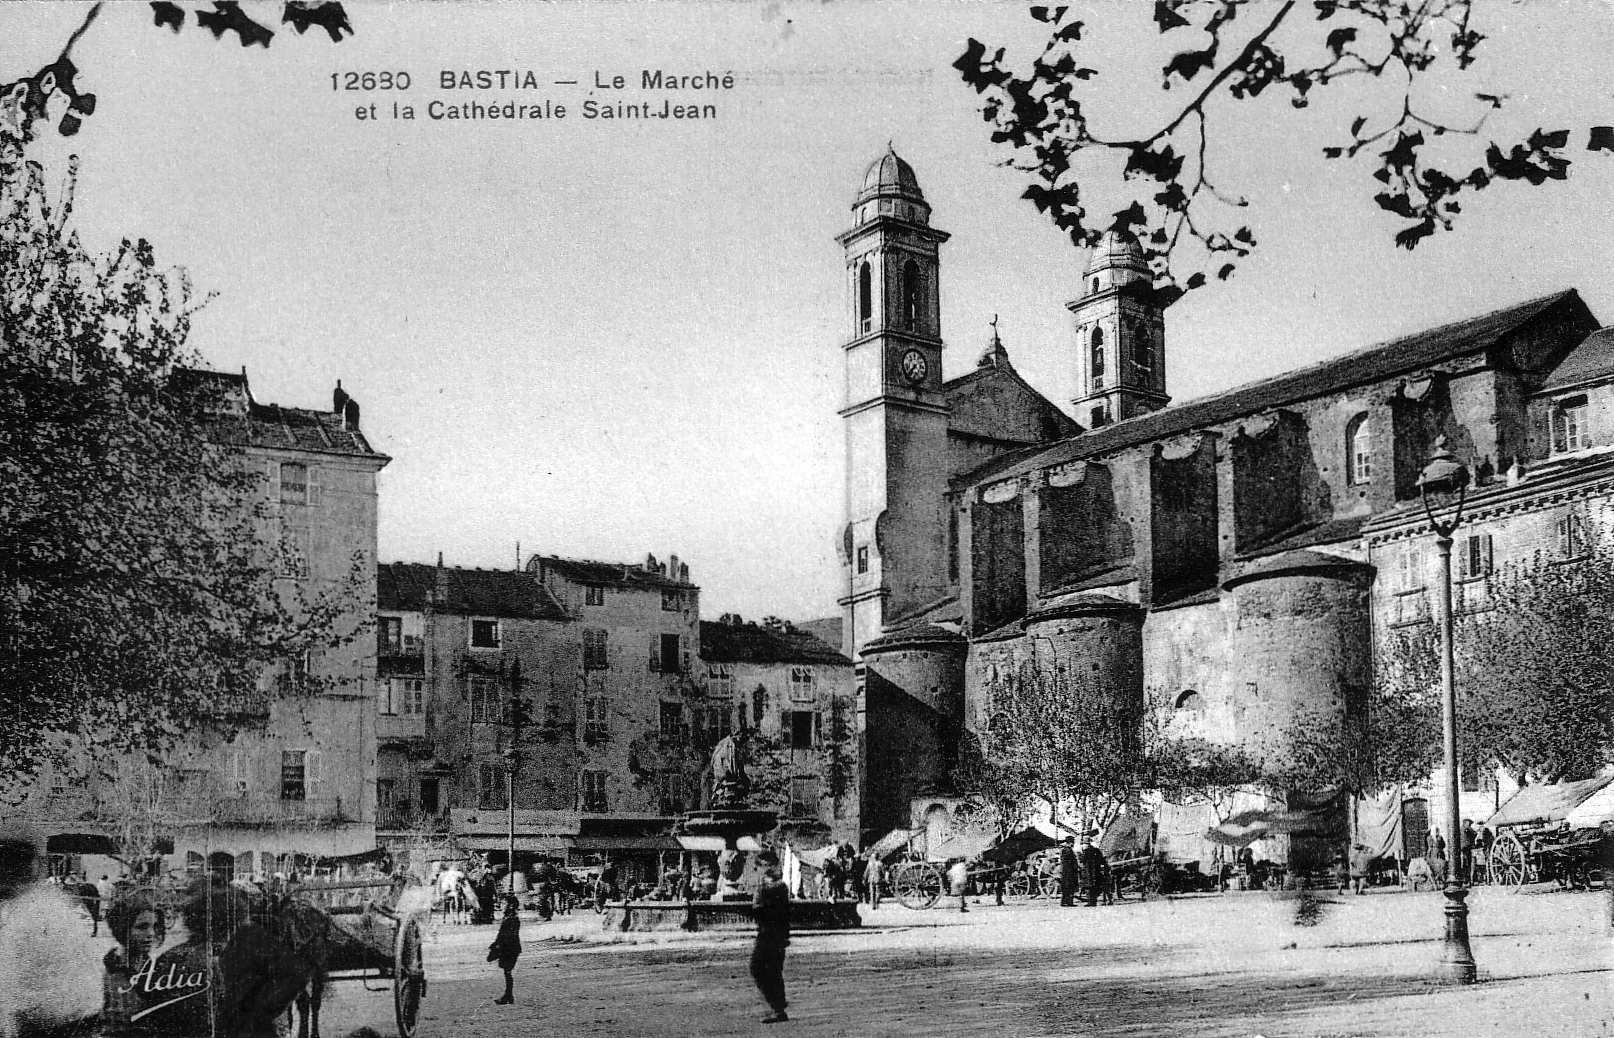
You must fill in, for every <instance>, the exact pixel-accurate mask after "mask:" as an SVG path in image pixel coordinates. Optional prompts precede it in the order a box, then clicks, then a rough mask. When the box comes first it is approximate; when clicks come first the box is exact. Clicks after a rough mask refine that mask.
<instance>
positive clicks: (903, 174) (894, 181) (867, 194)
mask: <svg viewBox="0 0 1614 1038" xmlns="http://www.w3.org/2000/svg"><path fill="white" fill-rule="evenodd" d="M880 195H901V196H902V197H904V198H911V199H914V200H915V201H918V202H923V201H924V200H925V193H924V192H923V191H921V190H919V178H918V177H916V176H914V173H913V167H912V166H910V165H908V163H907V162H905V161H903V160H902V158H900V157H899V156H898V155H897V153H896V150H895V149H893V148H892V147H890V146H889V145H888V146H887V147H886V150H885V154H884V155H881V156H880V157H879V158H877V159H875V160H874V162H873V164H872V165H870V166H869V171H868V172H867V173H865V174H864V175H863V190H862V191H859V192H858V196H857V201H858V202H866V201H868V200H869V199H871V198H875V197H877V196H880Z"/></svg>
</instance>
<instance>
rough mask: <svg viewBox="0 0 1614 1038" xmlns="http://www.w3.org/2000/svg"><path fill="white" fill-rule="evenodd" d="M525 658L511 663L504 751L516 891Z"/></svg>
mask: <svg viewBox="0 0 1614 1038" xmlns="http://www.w3.org/2000/svg"><path fill="white" fill-rule="evenodd" d="M523 709H524V706H523V704H522V702H521V661H520V660H516V661H515V662H514V663H512V664H511V666H510V705H509V707H508V712H509V715H510V716H509V719H508V721H507V722H506V723H507V724H508V725H509V726H510V744H509V746H508V747H506V749H505V751H504V807H505V811H506V812H507V814H506V822H507V823H508V826H507V829H506V834H505V835H506V840H507V842H506V844H505V848H506V850H505V854H506V857H505V881H506V882H507V883H508V884H509V887H508V892H509V894H510V895H511V896H512V897H514V896H515V894H516V771H517V769H519V768H520V767H521V722H522V711H523Z"/></svg>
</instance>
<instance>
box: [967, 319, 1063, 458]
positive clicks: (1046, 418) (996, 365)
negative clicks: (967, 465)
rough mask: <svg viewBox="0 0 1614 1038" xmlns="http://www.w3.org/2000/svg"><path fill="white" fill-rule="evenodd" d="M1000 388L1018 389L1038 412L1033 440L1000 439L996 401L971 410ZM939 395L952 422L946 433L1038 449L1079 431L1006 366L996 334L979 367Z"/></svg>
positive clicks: (1048, 401) (1011, 436) (999, 409)
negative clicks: (1018, 443) (1022, 444)
mask: <svg viewBox="0 0 1614 1038" xmlns="http://www.w3.org/2000/svg"><path fill="white" fill-rule="evenodd" d="M1004 384H1007V385H1010V386H1013V387H1015V388H1016V389H1018V390H1019V391H1020V392H1021V393H1022V394H1024V396H1025V397H1026V398H1027V399H1029V400H1030V401H1031V404H1032V406H1033V407H1034V408H1035V409H1036V410H1037V411H1038V412H1040V415H1039V418H1040V421H1039V423H1038V424H1039V426H1040V428H1038V429H1037V430H1036V432H1035V439H1034V440H1030V441H1028V440H1027V439H1026V438H1024V437H1022V436H1013V435H1004V433H1005V432H1006V431H1007V430H1005V429H1003V428H1002V423H1001V421H1000V420H999V419H1000V416H1001V413H1002V412H1001V408H1000V406H999V405H998V403H997V402H996V401H994V400H991V399H983V400H982V401H981V405H980V406H975V407H972V406H971V405H972V403H974V402H975V401H976V399H977V398H982V397H988V396H990V395H992V394H993V393H994V392H995V389H996V387H997V386H1002V385H1004ZM942 393H944V394H945V395H946V397H947V409H948V412H949V413H950V414H951V415H952V421H951V422H949V425H948V431H949V432H953V433H960V434H965V435H974V436H981V437H984V438H988V439H1001V440H1003V441H1004V442H1009V443H1013V442H1020V443H1026V444H1027V445H1028V446H1031V447H1038V446H1041V445H1044V444H1046V443H1048V442H1049V441H1052V440H1058V439H1061V438H1063V437H1066V436H1072V435H1074V434H1076V433H1078V432H1080V431H1081V428H1082V427H1081V426H1080V425H1078V424H1077V423H1076V422H1075V420H1073V419H1072V418H1071V417H1070V416H1069V415H1067V414H1065V412H1063V411H1061V410H1060V409H1059V408H1058V407H1057V406H1056V405H1055V404H1054V403H1053V401H1051V400H1049V399H1048V398H1047V397H1045V396H1043V395H1042V394H1041V393H1040V392H1038V391H1037V387H1036V386H1033V385H1032V384H1031V383H1029V382H1027V381H1026V380H1025V379H1024V378H1023V377H1021V375H1020V373H1019V372H1018V371H1016V370H1015V369H1014V365H1013V364H1011V363H1009V353H1008V351H1007V350H1006V349H1004V348H1003V343H1002V342H1001V341H1000V340H999V339H998V337H997V334H996V332H994V333H993V336H992V341H991V343H990V344H989V345H988V346H987V349H986V352H985V353H984V354H983V355H982V357H981V359H980V361H979V363H977V364H976V366H975V367H974V368H972V369H971V370H969V371H967V372H965V373H964V374H962V375H958V376H956V377H954V378H950V379H948V380H947V381H946V382H943V383H942Z"/></svg>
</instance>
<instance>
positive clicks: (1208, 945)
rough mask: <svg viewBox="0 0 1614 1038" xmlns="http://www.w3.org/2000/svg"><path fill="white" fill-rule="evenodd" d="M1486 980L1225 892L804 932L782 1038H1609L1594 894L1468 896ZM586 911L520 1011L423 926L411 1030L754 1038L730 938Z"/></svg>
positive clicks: (547, 958)
mask: <svg viewBox="0 0 1614 1038" xmlns="http://www.w3.org/2000/svg"><path fill="white" fill-rule="evenodd" d="M1473 905H1474V912H1473V916H1472V924H1471V925H1472V927H1473V935H1474V952H1475V955H1476V957H1477V959H1478V961H1479V968H1480V982H1479V984H1478V985H1476V986H1474V987H1471V988H1448V987H1444V986H1442V985H1439V984H1436V983H1434V982H1432V981H1430V980H1428V979H1427V976H1428V975H1429V974H1430V973H1431V972H1432V970H1433V966H1434V963H1435V962H1436V959H1437V958H1438V955H1439V935H1440V932H1441V901H1440V898H1439V897H1438V896H1436V895H1433V894H1412V893H1401V892H1389V891H1386V892H1378V891H1375V892H1373V893H1371V894H1369V895H1367V896H1363V897H1339V896H1335V895H1330V896H1327V897H1325V898H1324V901H1323V906H1322V907H1323V911H1322V914H1321V919H1320V921H1319V922H1318V924H1317V925H1315V926H1312V927H1300V926H1296V925H1295V923H1294V908H1295V903H1294V902H1293V901H1288V900H1279V899H1275V898H1273V897H1271V896H1269V895H1266V894H1243V895H1239V894H1229V895H1224V896H1220V897H1218V896H1213V895H1207V896H1201V897H1191V898H1183V899H1172V900H1167V901H1160V902H1154V903H1146V904H1137V903H1133V904H1122V905H1117V906H1112V907H1101V908H1097V909H1091V910H1089V909H1082V908H1075V909H1060V908H1058V907H1056V906H1051V905H1049V904H1047V903H1046V902H1030V903H1022V904H1010V905H1008V906H1006V907H1003V908H997V907H994V906H992V905H991V903H990V900H989V899H987V900H983V901H981V902H980V903H972V904H971V906H970V908H971V911H970V912H969V913H968V914H964V915H960V914H959V913H958V911H957V909H956V908H952V909H944V908H942V907H941V906H940V905H938V906H937V907H936V908H933V909H931V910H929V911H924V912H916V911H911V910H908V909H905V908H902V907H900V906H891V907H882V908H881V909H880V910H879V911H878V912H874V913H869V912H867V911H865V912H864V920H865V923H866V926H865V928H864V929H863V930H861V931H855V932H841V933H823V934H798V935H797V936H796V937H795V938H794V940H793V942H792V944H791V948H790V955H789V958H788V960H787V967H786V976H787V982H788V984H789V990H790V996H791V1007H790V1021H789V1022H788V1023H787V1024H784V1025H781V1026H780V1027H778V1028H777V1030H779V1031H781V1032H783V1033H785V1034H794V1035H813V1036H831V1035H837V1036H838V1035H892V1036H899V1035H900V1036H908V1035H922V1034H947V1035H989V1034H990V1035H1015V1036H1026V1038H1031V1036H1055V1035H1103V1036H1118V1038H1120V1036H1125V1038H1145V1036H1148V1038H1165V1036H1175V1035H1183V1036H1187V1035H1226V1036H1246V1038H1253V1036H1257V1035H1260V1036H1265V1038H1277V1036H1279V1035H1286V1036H1297V1038H1299V1036H1305V1038H1323V1036H1341V1038H1342V1036H1366V1035H1403V1034H1418V1035H1420V1036H1445V1035H1450V1036H1453V1038H1459V1036H1460V1038H1473V1036H1478V1035H1497V1036H1502V1035H1527V1034H1539V1035H1565V1036H1593V1035H1608V1034H1614V1009H1611V1008H1610V1007H1611V1004H1614V959H1611V955H1610V953H1611V951H1614V946H1611V943H1610V934H1609V924H1608V913H1609V908H1608V901H1607V895H1606V894H1604V893H1601V892H1593V893H1557V892H1545V891H1542V892H1534V893H1532V892H1529V891H1526V892H1523V893H1520V894H1506V893H1502V892H1499V891H1495V890H1488V889H1481V890H1478V891H1476V892H1475V895H1474V897H1473ZM597 927H598V917H597V916H595V915H593V914H592V913H587V914H583V915H573V916H571V917H569V918H560V919H557V920H556V921H553V922H550V923H543V922H539V921H537V920H536V919H533V920H529V921H527V922H526V923H525V924H524V925H523V929H522V935H523V938H524V942H525V944H526V952H525V954H524V955H523V956H522V959H521V962H520V965H519V967H518V970H517V974H516V978H517V979H516V999H517V1003H516V1004H515V1005H514V1006H508V1007H506V1006H497V1005H494V1004H493V999H494V998H495V997H496V996H497V995H498V993H499V991H500V983H499V979H498V974H497V971H496V970H495V969H494V967H492V966H490V965H486V964H484V963H483V961H482V959H483V957H484V953H485V949H486V945H487V942H488V941H489V940H491V937H492V932H491V929H490V928H487V927H469V926H453V925H439V926H436V927H435V928H434V932H433V933H432V934H431V935H430V938H429V943H428V947H427V953H428V958H427V964H428V966H427V968H428V972H429V973H430V975H431V978H432V979H431V988H430V991H429V993H428V996H427V999H426V1003H425V1006H424V1010H423V1018H422V1034H425V1035H454V1034H472V1033H474V1034H477V1035H479V1036H482V1038H501V1036H505V1035H510V1036H515V1035H533V1034H543V1035H578V1036H581V1035H601V1036H604V1035H623V1036H662V1035H667V1036H672V1035H743V1034H753V1033H758V1032H761V1031H764V1030H767V1031H769V1033H772V1029H767V1028H763V1027H762V1025H761V1024H760V1022H759V1021H760V1020H761V1018H762V1016H763V1015H764V1012H765V1009H764V1007H763V1006H762V1004H761V1003H760V1001H759V1000H758V998H757V997H756V993H755V991H754V990H753V989H752V987H751V981H750V977H749V976H748V974H747V956H748V954H749V951H750V940H749V938H748V937H747V936H746V935H743V934H714V935H707V934H674V935H661V934H656V935H639V934H633V935H626V934H606V933H602V932H600V931H599V930H598V929H597ZM323 1023H324V1024H325V1027H324V1030H325V1032H326V1033H327V1034H335V1035H340V1034H345V1033H346V1032H347V1030H348V1029H351V1028H353V1027H356V1026H358V1025H359V1024H362V1023H368V1024H370V1025H371V1026H374V1027H376V1028H378V1029H379V1030H381V1031H382V1032H383V1033H387V1032H388V1031H389V1029H390V1026H391V1019H390V1002H389V1001H388V999H387V996H385V995H383V994H368V993H364V992H362V991H360V990H359V988H358V986H357V985H354V984H341V985H337V986H336V987H335V989H334V990H333V992H332V993H331V995H330V996H329V997H328V1001H327V1003H326V1012H325V1014H324V1019H323Z"/></svg>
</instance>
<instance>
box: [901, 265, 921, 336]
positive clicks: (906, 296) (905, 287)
mask: <svg viewBox="0 0 1614 1038" xmlns="http://www.w3.org/2000/svg"><path fill="white" fill-rule="evenodd" d="M919 293H920V285H919V264H917V263H915V262H914V261H913V260H909V261H908V262H907V263H904V264H903V265H902V326H903V327H904V328H906V329H908V330H909V331H914V330H915V329H917V328H918V327H919V307H920V299H919Z"/></svg>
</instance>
